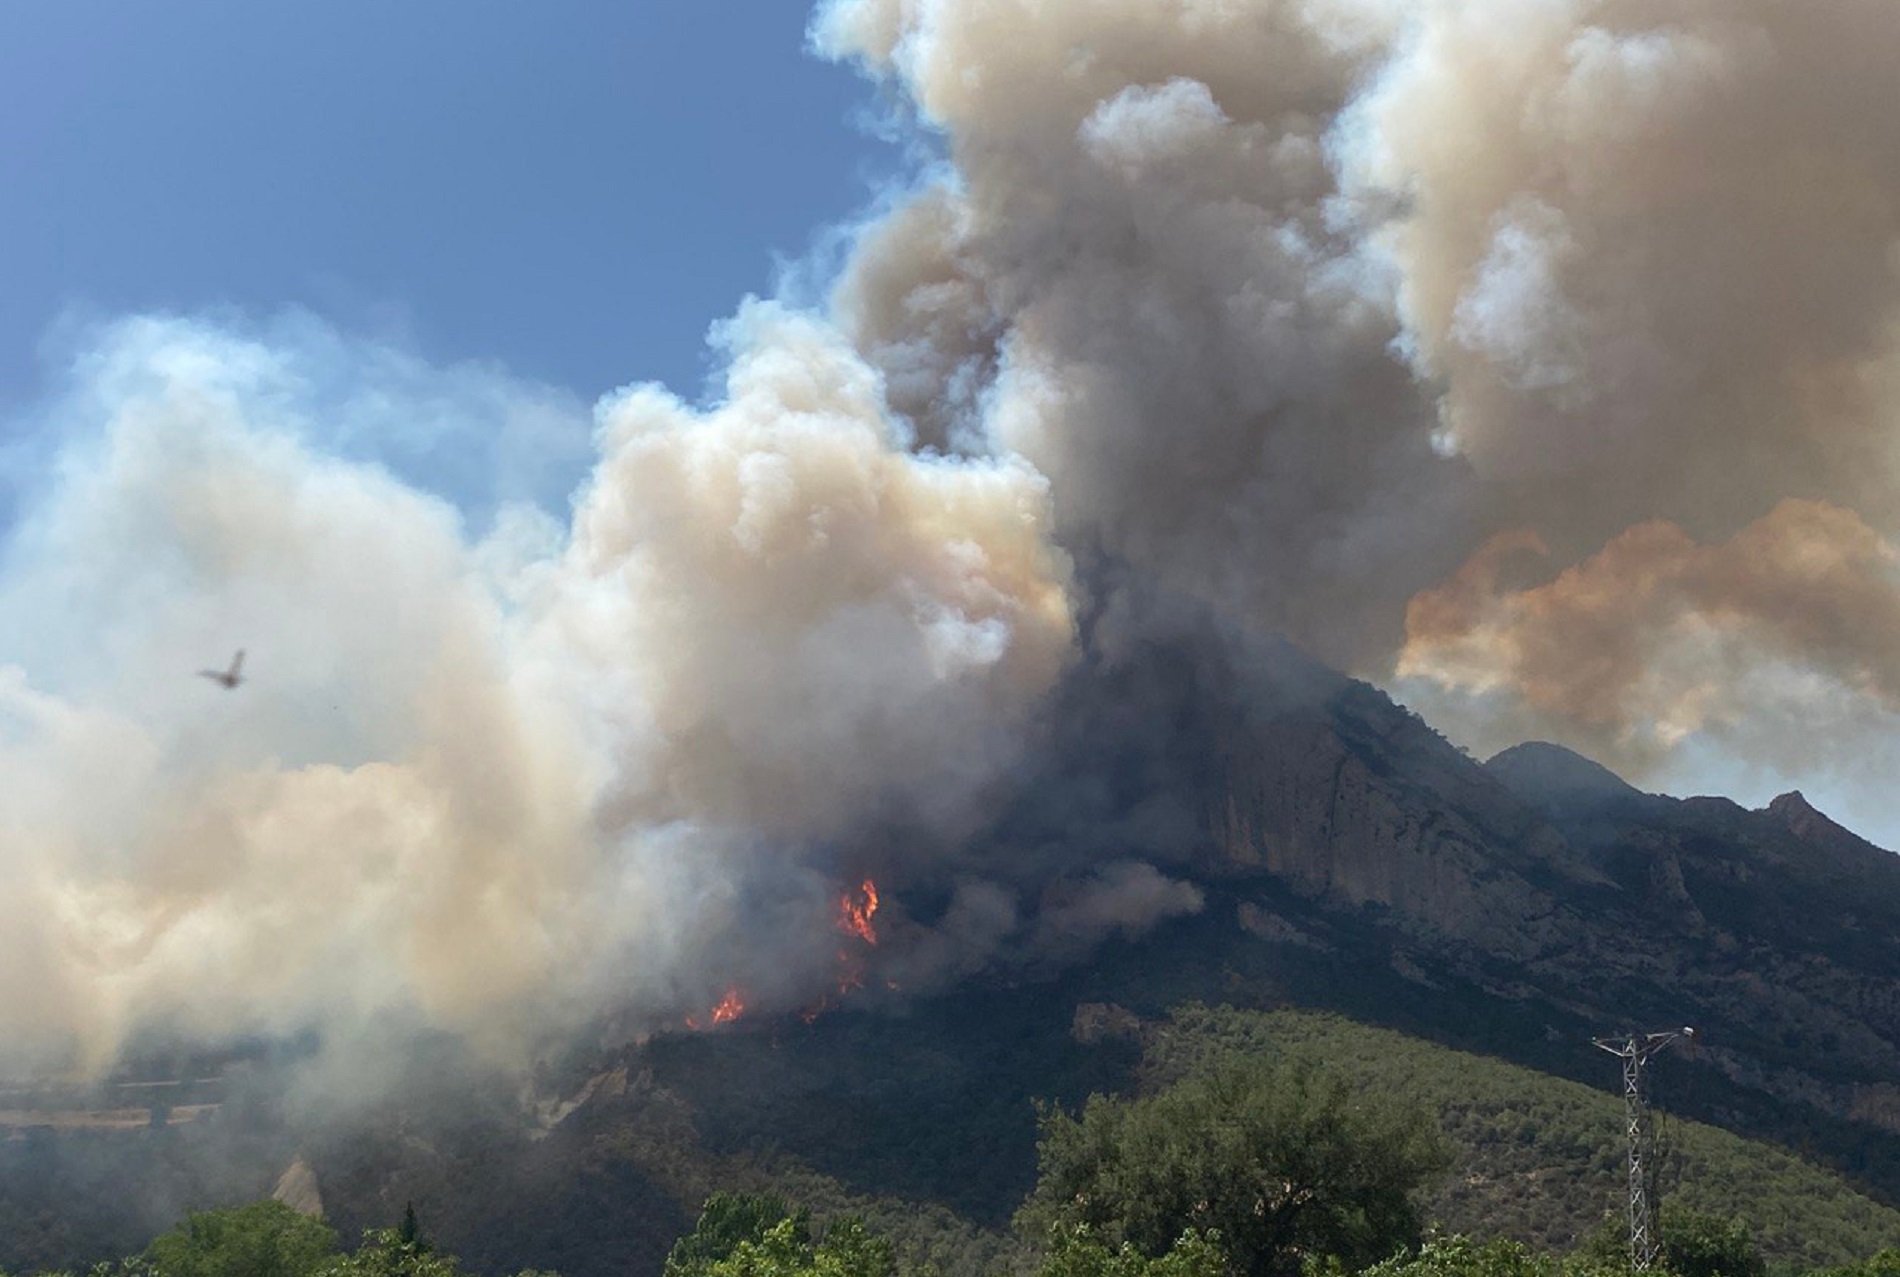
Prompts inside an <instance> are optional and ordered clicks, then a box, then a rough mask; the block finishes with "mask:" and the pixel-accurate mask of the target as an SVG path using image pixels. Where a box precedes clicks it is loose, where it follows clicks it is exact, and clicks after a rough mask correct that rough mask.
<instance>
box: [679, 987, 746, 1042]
mask: <svg viewBox="0 0 1900 1277" xmlns="http://www.w3.org/2000/svg"><path fill="white" fill-rule="evenodd" d="M744 1014H745V994H743V993H741V992H739V986H738V985H734V986H732V987H731V988H729V989H727V990H726V996H725V997H723V998H721V999H719V1005H718V1006H716V1007H714V1008H713V1009H712V1020H711V1021H710V1023H712V1024H731V1023H732V1022H733V1021H734V1020H736V1019H738V1018H739V1017H740V1016H742V1015H744ZM706 1025H707V1022H704V1021H701V1020H700V1018H699V1017H698V1016H694V1015H689V1016H687V1017H686V1027H687V1028H689V1029H691V1030H693V1031H694V1032H695V1033H697V1032H698V1031H699V1030H700V1029H702V1028H705V1027H706Z"/></svg>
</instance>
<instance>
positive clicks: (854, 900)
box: [838, 878, 877, 945]
mask: <svg viewBox="0 0 1900 1277" xmlns="http://www.w3.org/2000/svg"><path fill="white" fill-rule="evenodd" d="M875 917H877V884H876V883H875V882H872V881H871V880H870V879H869V878H866V879H865V880H864V885H863V886H861V887H859V888H858V890H857V893H856V894H855V895H854V894H853V893H851V892H849V891H847V892H845V893H844V895H842V896H840V897H839V898H838V930H840V931H842V932H844V933H845V934H846V935H848V936H856V937H857V938H858V939H860V940H862V941H864V943H866V944H873V945H874V944H876V943H877V928H876V927H874V926H872V925H871V919H873V918H875Z"/></svg>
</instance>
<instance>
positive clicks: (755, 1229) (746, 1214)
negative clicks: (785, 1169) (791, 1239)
mask: <svg viewBox="0 0 1900 1277" xmlns="http://www.w3.org/2000/svg"><path fill="white" fill-rule="evenodd" d="M788 1220H789V1221H791V1223H792V1225H793V1232H794V1234H795V1235H796V1236H797V1237H798V1239H799V1241H800V1244H803V1245H809V1244H810V1241H811V1218H810V1216H809V1215H808V1214H807V1213H806V1212H804V1211H799V1212H797V1213H796V1214H794V1213H793V1211H792V1208H791V1207H790V1206H788V1205H786V1203H785V1199H784V1198H782V1197H776V1196H773V1195H771V1194H766V1193H714V1194H713V1195H712V1196H711V1197H708V1198H707V1199H706V1204H705V1205H704V1206H702V1207H701V1208H700V1211H699V1221H698V1222H697V1223H695V1224H694V1225H693V1231H692V1232H690V1233H687V1234H686V1235H685V1236H684V1237H681V1238H680V1239H679V1240H678V1241H676V1242H674V1243H673V1249H672V1250H671V1251H669V1252H668V1253H667V1256H666V1268H665V1277H697V1275H698V1274H702V1273H704V1272H705V1271H706V1270H707V1269H708V1268H709V1267H710V1266H711V1265H713V1264H716V1263H718V1262H720V1261H721V1260H723V1259H725V1258H726V1257H727V1256H729V1255H731V1254H732V1252H733V1251H734V1250H735V1249H737V1248H738V1246H739V1245H740V1243H742V1242H751V1243H754V1244H758V1243H761V1242H763V1241H764V1240H765V1235H766V1234H767V1233H768V1232H770V1231H771V1230H772V1229H773V1228H774V1227H775V1226H777V1225H779V1224H781V1223H784V1222H786V1221H788Z"/></svg>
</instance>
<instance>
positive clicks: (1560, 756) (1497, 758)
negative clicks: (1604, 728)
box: [1484, 740, 1641, 803]
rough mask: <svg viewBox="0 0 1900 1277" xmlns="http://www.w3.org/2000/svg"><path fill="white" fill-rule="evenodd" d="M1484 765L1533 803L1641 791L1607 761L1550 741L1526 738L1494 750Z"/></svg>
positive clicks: (1590, 798)
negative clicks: (1618, 773) (1499, 749)
mask: <svg viewBox="0 0 1900 1277" xmlns="http://www.w3.org/2000/svg"><path fill="white" fill-rule="evenodd" d="M1484 769H1485V770H1486V771H1487V772H1489V773H1490V774H1491V775H1492V776H1493V777H1495V778H1496V779H1497V780H1498V781H1500V782H1502V783H1503V785H1504V787H1505V788H1507V789H1509V790H1511V791H1512V792H1513V793H1515V794H1516V795H1517V796H1518V797H1520V798H1523V799H1525V800H1527V801H1529V802H1533V803H1549V802H1554V801H1576V800H1578V799H1585V800H1592V801H1595V800H1602V799H1610V798H1622V797H1625V796H1634V795H1636V794H1639V793H1640V792H1641V791H1640V790H1638V789H1636V788H1635V787H1634V786H1633V785H1631V784H1630V783H1629V782H1628V781H1626V780H1624V779H1623V778H1622V777H1621V776H1618V775H1617V774H1616V773H1615V772H1613V771H1611V770H1610V769H1609V768H1607V767H1605V766H1603V764H1601V763H1598V762H1594V761H1592V760H1591V759H1588V758H1585V757H1584V756H1583V755H1582V754H1579V753H1577V752H1576V751H1575V750H1570V749H1565V748H1564V747H1563V746H1562V745H1553V744H1551V743H1550V742H1549V741H1541V740H1534V741H1526V742H1524V743H1523V744H1522V745H1513V746H1511V747H1510V748H1509V749H1507V750H1504V751H1502V752H1500V753H1497V754H1494V755H1492V756H1491V758H1490V759H1489V760H1488V761H1487V762H1486V763H1485V765H1484Z"/></svg>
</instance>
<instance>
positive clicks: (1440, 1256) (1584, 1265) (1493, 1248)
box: [1306, 1236, 1631, 1277]
mask: <svg viewBox="0 0 1900 1277" xmlns="http://www.w3.org/2000/svg"><path fill="white" fill-rule="evenodd" d="M1345 1273H1346V1268H1345V1266H1344V1265H1343V1264H1341V1263H1340V1262H1339V1260H1337V1259H1335V1258H1328V1259H1325V1260H1322V1261H1318V1262H1314V1263H1310V1264H1308V1265H1307V1272H1306V1277H1345ZM1359 1277H1631V1273H1630V1268H1629V1264H1628V1262H1627V1261H1625V1260H1623V1259H1621V1258H1617V1257H1614V1256H1612V1257H1609V1258H1605V1257H1604V1255H1603V1254H1601V1253H1600V1248H1588V1249H1585V1250H1582V1251H1579V1252H1578V1253H1577V1254H1575V1255H1573V1256H1571V1257H1570V1258H1568V1259H1559V1258H1557V1257H1556V1256H1553V1255H1547V1254H1543V1253H1541V1252H1539V1251H1536V1250H1533V1249H1531V1248H1530V1247H1529V1246H1526V1245H1524V1244H1523V1243H1522V1242H1514V1241H1505V1240H1502V1239H1500V1240H1494V1241H1486V1242H1479V1241H1473V1240H1472V1239H1471V1238H1469V1237H1462V1236H1454V1237H1437V1238H1433V1239H1432V1240H1431V1241H1428V1242H1426V1243H1425V1244H1424V1245H1423V1246H1421V1247H1419V1248H1418V1249H1417V1250H1408V1251H1405V1252H1403V1253H1401V1254H1398V1255H1394V1256H1392V1257H1391V1258H1389V1259H1385V1260H1382V1261H1381V1262H1379V1263H1377V1264H1374V1265H1373V1266H1372V1267H1370V1268H1367V1269H1365V1270H1363V1271H1362V1272H1361V1273H1360V1274H1359Z"/></svg>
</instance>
